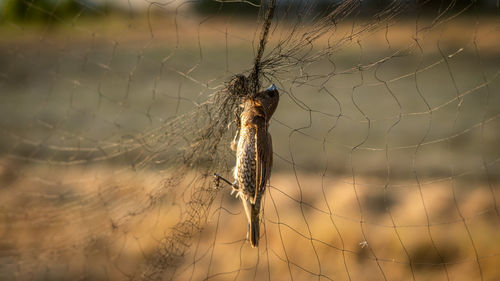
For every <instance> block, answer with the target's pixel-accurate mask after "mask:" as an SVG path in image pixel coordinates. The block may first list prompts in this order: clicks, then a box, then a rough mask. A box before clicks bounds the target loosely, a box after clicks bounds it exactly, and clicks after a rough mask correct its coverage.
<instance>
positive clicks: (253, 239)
mask: <svg viewBox="0 0 500 281" xmlns="http://www.w3.org/2000/svg"><path fill="white" fill-rule="evenodd" d="M248 231H250V233H249V236H250V245H251V246H252V248H255V247H258V246H259V238H260V233H259V232H260V225H259V209H257V208H254V206H252V210H251V217H250V228H249V230H248Z"/></svg>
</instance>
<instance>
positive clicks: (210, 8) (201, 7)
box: [193, 0, 260, 16]
mask: <svg viewBox="0 0 500 281" xmlns="http://www.w3.org/2000/svg"><path fill="white" fill-rule="evenodd" d="M247 2H248V3H245V2H231V1H213V0H201V1H195V2H194V3H193V9H194V10H195V11H196V12H197V13H199V14H203V15H228V14H237V15H238V16H242V15H243V16H254V15H257V14H258V13H259V5H260V1H256V0H253V1H247Z"/></svg>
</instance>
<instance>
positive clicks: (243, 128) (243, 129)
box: [231, 84, 279, 248]
mask: <svg viewBox="0 0 500 281" xmlns="http://www.w3.org/2000/svg"><path fill="white" fill-rule="evenodd" d="M278 102H279V92H278V88H277V87H276V85H274V84H272V85H271V86H270V87H269V88H267V89H266V90H264V91H261V92H259V93H257V94H255V95H251V96H248V97H246V98H244V100H243V102H242V103H241V105H240V107H242V108H243V110H242V112H241V114H240V115H239V117H238V120H237V122H236V123H237V125H238V126H237V127H239V129H237V131H236V135H235V137H234V139H233V141H232V143H231V148H232V149H233V150H235V151H236V166H235V167H234V175H233V176H234V179H235V181H234V182H233V183H232V186H233V190H232V191H231V194H232V193H234V192H236V197H237V198H238V197H239V198H240V199H241V201H242V203H243V208H244V210H245V214H246V217H247V219H248V232H247V237H248V238H249V240H250V245H251V246H252V247H253V248H255V247H258V245H259V238H260V224H259V223H260V219H259V217H260V209H261V200H262V198H263V195H264V192H265V191H266V185H267V183H268V181H269V179H270V177H271V168H272V165H273V145H272V138H271V134H270V133H269V131H268V130H269V123H270V121H271V117H272V115H273V114H274V112H275V111H276V108H277V107H278Z"/></svg>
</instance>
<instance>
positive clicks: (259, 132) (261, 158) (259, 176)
mask: <svg viewBox="0 0 500 281" xmlns="http://www.w3.org/2000/svg"><path fill="white" fill-rule="evenodd" d="M262 123H263V124H260V125H261V126H257V128H256V133H255V151H256V153H255V157H256V159H255V160H256V161H255V163H256V164H255V174H256V176H255V183H256V185H255V193H254V194H253V195H254V196H253V198H252V200H251V201H252V204H255V201H256V200H257V196H258V194H259V193H260V192H263V191H264V190H265V187H266V182H267V179H269V174H270V172H271V163H270V161H272V144H271V136H270V135H269V133H268V132H267V128H266V124H265V121H264V120H263V122H262Z"/></svg>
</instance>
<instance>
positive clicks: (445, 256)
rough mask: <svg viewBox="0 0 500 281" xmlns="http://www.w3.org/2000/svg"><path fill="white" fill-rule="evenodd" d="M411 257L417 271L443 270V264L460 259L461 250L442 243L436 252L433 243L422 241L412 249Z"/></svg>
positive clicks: (453, 245)
mask: <svg viewBox="0 0 500 281" xmlns="http://www.w3.org/2000/svg"><path fill="white" fill-rule="evenodd" d="M438 251H439V252H438ZM410 256H411V258H412V261H413V262H414V268H415V269H416V270H432V269H436V270H441V269H442V263H443V262H445V263H446V262H453V261H456V260H457V257H460V249H459V248H458V246H456V244H451V243H441V242H440V244H439V249H438V250H436V249H435V248H434V247H433V246H432V244H431V243H428V242H424V241H422V242H420V243H418V244H416V245H415V246H413V248H411V249H410Z"/></svg>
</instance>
